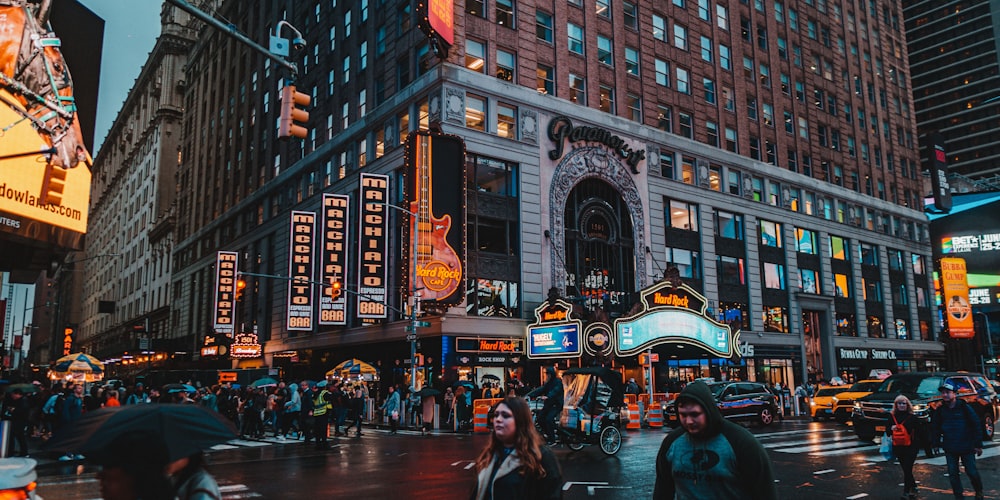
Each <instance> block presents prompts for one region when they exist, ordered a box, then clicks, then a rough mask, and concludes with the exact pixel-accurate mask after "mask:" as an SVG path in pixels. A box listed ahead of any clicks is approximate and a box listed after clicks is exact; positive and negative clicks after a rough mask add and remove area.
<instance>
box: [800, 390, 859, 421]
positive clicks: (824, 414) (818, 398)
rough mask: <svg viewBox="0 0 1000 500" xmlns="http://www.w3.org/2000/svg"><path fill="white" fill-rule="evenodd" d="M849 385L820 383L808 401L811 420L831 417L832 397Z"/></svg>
mask: <svg viewBox="0 0 1000 500" xmlns="http://www.w3.org/2000/svg"><path fill="white" fill-rule="evenodd" d="M848 389H850V387H848V386H846V385H821V386H819V388H818V389H816V392H815V393H814V394H813V397H812V399H811V400H810V401H809V413H810V415H812V419H813V421H819V419H821V418H824V419H829V418H833V398H834V396H836V395H837V394H840V393H842V392H844V391H846V390H848Z"/></svg>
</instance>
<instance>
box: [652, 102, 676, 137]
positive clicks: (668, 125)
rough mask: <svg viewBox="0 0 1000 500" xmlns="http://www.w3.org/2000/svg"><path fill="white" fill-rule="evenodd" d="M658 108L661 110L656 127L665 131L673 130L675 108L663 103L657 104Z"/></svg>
mask: <svg viewBox="0 0 1000 500" xmlns="http://www.w3.org/2000/svg"><path fill="white" fill-rule="evenodd" d="M657 110H658V111H659V116H657V119H656V128H658V129H660V130H662V131H664V132H673V131H674V123H673V110H671V109H670V107H669V106H664V105H662V104H660V105H657Z"/></svg>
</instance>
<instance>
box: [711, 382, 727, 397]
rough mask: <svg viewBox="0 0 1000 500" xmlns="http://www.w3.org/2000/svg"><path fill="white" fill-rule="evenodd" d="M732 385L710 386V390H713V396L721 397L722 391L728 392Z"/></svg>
mask: <svg viewBox="0 0 1000 500" xmlns="http://www.w3.org/2000/svg"><path fill="white" fill-rule="evenodd" d="M730 385H732V384H709V385H708V388H709V389H711V390H712V395H713V396H715V397H719V396H720V395H722V391H724V390H726V387H729V386H730Z"/></svg>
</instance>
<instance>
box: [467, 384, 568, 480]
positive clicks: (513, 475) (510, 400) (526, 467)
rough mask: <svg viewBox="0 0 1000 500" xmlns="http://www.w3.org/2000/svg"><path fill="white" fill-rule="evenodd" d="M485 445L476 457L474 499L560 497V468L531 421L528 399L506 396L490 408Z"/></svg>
mask: <svg viewBox="0 0 1000 500" xmlns="http://www.w3.org/2000/svg"><path fill="white" fill-rule="evenodd" d="M492 420H493V431H492V432H491V433H490V441H489V444H487V445H486V447H485V448H484V449H483V451H482V453H480V454H479V458H477V459H476V474H477V482H476V489H475V492H474V493H473V496H472V498H473V499H474V500H523V499H531V500H534V499H546V500H548V499H561V498H562V483H563V481H562V471H560V470H559V462H558V461H557V460H556V457H555V455H553V454H552V451H551V450H549V449H548V447H546V446H545V441H544V439H543V438H542V435H541V434H539V433H538V431H536V430H535V426H534V424H533V423H532V421H531V409H530V408H529V407H528V402H527V401H526V400H525V399H524V398H522V397H518V396H514V397H510V396H508V397H506V398H504V399H503V401H501V402H499V403H497V405H496V408H495V409H494V410H493V419H492Z"/></svg>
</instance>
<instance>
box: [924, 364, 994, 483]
mask: <svg viewBox="0 0 1000 500" xmlns="http://www.w3.org/2000/svg"><path fill="white" fill-rule="evenodd" d="M938 390H939V391H941V399H942V403H943V404H942V405H941V406H940V407H938V408H937V409H936V410H934V413H933V414H931V425H932V428H933V432H932V434H931V439H932V440H933V442H934V443H936V445H937V446H940V447H941V448H942V449H943V450H944V456H945V458H946V459H947V460H948V480H949V481H951V491H952V493H954V494H955V498H962V496H963V491H962V477H961V476H959V471H958V461H959V460H961V461H962V463H963V464H965V473H966V474H968V476H969V481H970V482H972V487H973V488H975V490H976V500H982V498H983V479H982V478H981V477H980V476H979V470H978V469H976V457H977V456H979V455H982V454H983V433H982V427H980V425H979V418H978V417H976V412H974V411H972V408H971V407H969V405H968V404H966V403H965V401H962V400H961V399H958V395H957V394H955V386H953V385H952V384H950V383H945V384H944V385H942V386H941V387H940V388H939V389H938Z"/></svg>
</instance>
